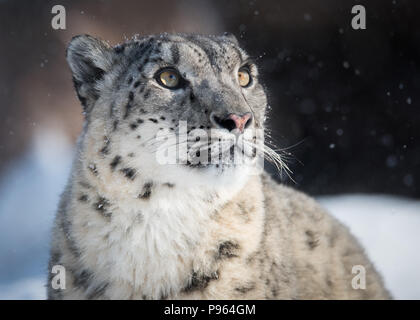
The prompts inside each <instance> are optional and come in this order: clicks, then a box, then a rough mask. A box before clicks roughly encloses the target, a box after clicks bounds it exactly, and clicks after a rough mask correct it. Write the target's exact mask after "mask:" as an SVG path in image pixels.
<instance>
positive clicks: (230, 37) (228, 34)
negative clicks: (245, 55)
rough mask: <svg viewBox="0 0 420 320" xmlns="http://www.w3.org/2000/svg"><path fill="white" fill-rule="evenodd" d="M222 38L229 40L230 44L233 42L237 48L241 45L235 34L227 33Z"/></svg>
mask: <svg viewBox="0 0 420 320" xmlns="http://www.w3.org/2000/svg"><path fill="white" fill-rule="evenodd" d="M222 38H225V39H227V40H229V41H230V42H233V43H234V44H236V45H237V46H238V45H239V41H238V39H237V38H236V37H235V35H234V34H233V33H230V32H225V33H223V35H222Z"/></svg>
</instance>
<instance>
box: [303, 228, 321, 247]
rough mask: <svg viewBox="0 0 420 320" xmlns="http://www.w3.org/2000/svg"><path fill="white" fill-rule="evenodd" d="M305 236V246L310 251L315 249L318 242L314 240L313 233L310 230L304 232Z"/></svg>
mask: <svg viewBox="0 0 420 320" xmlns="http://www.w3.org/2000/svg"><path fill="white" fill-rule="evenodd" d="M305 235H306V244H307V245H308V247H309V249H310V250H313V249H315V248H316V247H317V246H318V245H319V240H318V239H317V238H316V235H315V232H313V231H311V230H306V231H305Z"/></svg>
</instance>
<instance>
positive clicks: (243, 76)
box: [238, 68, 251, 87]
mask: <svg viewBox="0 0 420 320" xmlns="http://www.w3.org/2000/svg"><path fill="white" fill-rule="evenodd" d="M238 81H239V84H240V86H241V87H247V86H249V85H250V84H251V75H250V74H249V70H247V69H246V68H242V69H240V70H239V71H238Z"/></svg>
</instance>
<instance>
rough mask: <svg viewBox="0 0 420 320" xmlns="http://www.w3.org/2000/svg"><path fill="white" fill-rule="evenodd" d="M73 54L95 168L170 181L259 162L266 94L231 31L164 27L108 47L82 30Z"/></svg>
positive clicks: (72, 64)
mask: <svg viewBox="0 0 420 320" xmlns="http://www.w3.org/2000/svg"><path fill="white" fill-rule="evenodd" d="M67 60H68V63H69V65H70V68H71V70H72V72H73V80H74V85H75V88H76V92H77V95H78V97H79V99H80V101H81V103H82V105H83V108H84V114H85V116H86V117H85V119H86V120H85V122H86V124H85V132H84V135H85V139H88V140H90V141H93V142H92V143H90V147H89V148H96V149H97V150H96V152H90V155H89V157H90V159H87V161H88V162H89V161H90V164H89V165H92V163H94V165H95V167H96V166H97V162H100V163H105V164H107V165H108V167H109V168H108V170H111V172H115V173H116V174H122V175H125V176H126V177H127V178H128V179H134V178H135V176H136V175H137V174H138V173H139V172H142V173H143V174H146V173H149V174H150V175H153V178H154V179H160V180H162V182H163V181H166V182H167V183H172V182H171V181H178V180H180V177H182V178H183V179H185V178H187V177H189V179H194V178H199V179H202V178H203V174H204V175H208V177H221V176H224V175H232V174H233V175H236V174H243V172H244V170H245V168H248V166H249V164H251V165H252V164H255V161H256V158H257V154H258V150H259V148H258V142H257V140H258V139H261V138H262V134H261V133H260V132H261V130H262V129H263V121H264V113H265V108H266V104H267V99H266V95H265V92H264V90H263V87H262V86H261V85H260V83H259V82H258V72H257V67H256V66H255V64H254V62H253V61H252V60H251V59H250V57H249V56H248V55H247V54H246V52H245V51H244V50H243V49H241V48H240V47H239V45H238V42H237V40H236V38H235V37H234V36H232V35H230V34H225V35H223V36H201V35H180V34H176V35H170V34H161V35H158V36H148V37H143V38H139V39H134V40H131V41H128V42H126V43H123V44H120V45H118V46H115V47H110V46H109V45H108V44H107V43H105V42H103V41H101V40H98V39H95V38H93V37H90V36H87V35H83V36H77V37H75V38H73V39H72V41H71V43H70V45H69V47H68V50H67ZM92 146H94V147H92ZM95 158H97V159H95ZM181 180H182V179H181Z"/></svg>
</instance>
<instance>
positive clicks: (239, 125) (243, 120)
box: [228, 112, 252, 132]
mask: <svg viewBox="0 0 420 320" xmlns="http://www.w3.org/2000/svg"><path fill="white" fill-rule="evenodd" d="M228 118H229V119H231V120H232V121H233V122H234V123H235V126H236V129H238V130H239V131H240V132H244V129H245V127H246V125H247V124H248V122H249V123H251V118H252V114H251V113H250V112H247V113H245V114H244V115H242V116H238V115H237V114H235V113H231V114H230V115H229V116H228Z"/></svg>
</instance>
